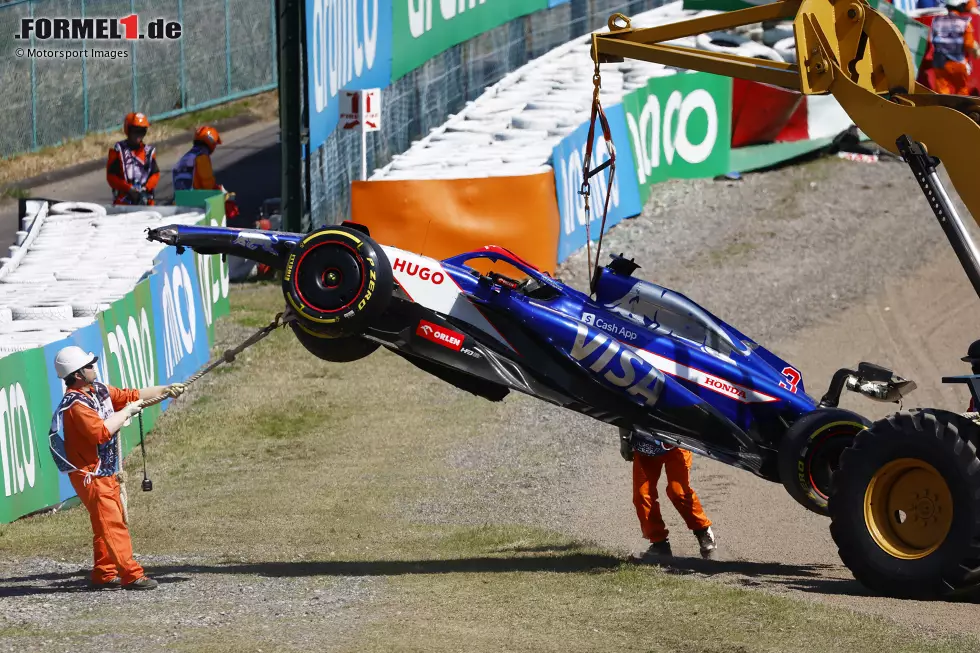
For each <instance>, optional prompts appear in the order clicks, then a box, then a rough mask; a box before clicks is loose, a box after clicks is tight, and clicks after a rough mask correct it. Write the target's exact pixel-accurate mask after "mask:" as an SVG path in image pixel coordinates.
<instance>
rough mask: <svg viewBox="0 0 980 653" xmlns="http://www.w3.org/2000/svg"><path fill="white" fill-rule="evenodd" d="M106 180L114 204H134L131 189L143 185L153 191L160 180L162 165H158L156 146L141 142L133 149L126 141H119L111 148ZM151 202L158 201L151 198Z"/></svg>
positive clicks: (145, 188)
mask: <svg viewBox="0 0 980 653" xmlns="http://www.w3.org/2000/svg"><path fill="white" fill-rule="evenodd" d="M106 181H107V182H108V183H109V186H110V187H111V188H112V194H113V197H114V199H113V201H112V203H113V204H132V201H130V199H129V196H128V195H127V193H129V189H131V188H133V187H134V186H141V187H142V188H143V189H144V190H146V191H149V192H151V193H152V192H153V191H154V190H156V187H157V183H158V182H159V181H160V167H159V166H158V165H157V156H156V148H154V147H153V146H152V145H146V144H145V143H140V146H139V147H138V148H136V149H133V148H131V147H130V146H129V143H128V142H126V141H119V142H118V143H116V144H115V145H114V146H113V148H112V149H111V150H109V160H108V161H107V162H106ZM148 203H149V204H151V205H152V204H155V203H156V202H155V201H154V200H153V199H152V198H151V199H150V200H149V201H148Z"/></svg>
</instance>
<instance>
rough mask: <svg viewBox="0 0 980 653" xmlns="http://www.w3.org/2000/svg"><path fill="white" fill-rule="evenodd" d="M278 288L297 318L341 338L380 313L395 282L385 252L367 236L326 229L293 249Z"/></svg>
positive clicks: (359, 328)
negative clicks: (280, 288) (280, 286)
mask: <svg viewBox="0 0 980 653" xmlns="http://www.w3.org/2000/svg"><path fill="white" fill-rule="evenodd" d="M282 287H283V294H284V295H285V297H286V301H287V302H288V303H289V305H290V306H292V308H293V309H294V310H295V311H296V313H297V315H298V316H299V318H300V319H301V320H303V321H305V322H306V323H308V324H310V325H311V326H312V327H313V328H315V330H316V331H317V332H318V333H320V334H324V335H327V336H330V337H335V338H340V337H345V336H352V335H357V334H358V333H360V332H362V331H363V330H364V329H365V328H366V327H367V326H368V324H369V323H370V322H371V320H373V319H374V318H376V317H378V316H379V315H381V314H382V313H383V312H384V311H385V309H386V308H387V307H388V304H389V303H390V302H391V295H392V290H393V288H394V280H393V277H392V272H391V264H390V263H389V262H388V258H387V257H386V256H385V253H384V250H383V249H381V246H380V245H378V243H377V242H375V241H374V240H373V239H372V238H371V237H370V236H367V235H366V234H364V233H362V232H360V231H356V230H354V229H350V228H348V227H328V228H325V229H321V230H319V231H316V232H314V233H312V234H310V235H309V236H307V237H306V238H305V239H303V241H302V242H301V243H300V244H299V245H297V246H296V247H295V248H293V251H292V252H290V254H289V258H288V259H287V261H286V269H285V271H284V272H283V282H282Z"/></svg>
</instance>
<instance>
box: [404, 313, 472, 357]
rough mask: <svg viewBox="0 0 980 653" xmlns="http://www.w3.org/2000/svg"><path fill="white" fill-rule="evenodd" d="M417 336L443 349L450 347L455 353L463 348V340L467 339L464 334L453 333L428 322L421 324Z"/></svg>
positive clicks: (424, 321) (416, 331) (416, 332)
mask: <svg viewBox="0 0 980 653" xmlns="http://www.w3.org/2000/svg"><path fill="white" fill-rule="evenodd" d="M415 334H416V335H419V336H422V337H423V338H425V339H426V340H431V341H432V342H435V343H437V344H440V345H442V346H443V347H448V348H449V349H452V350H453V351H459V350H460V349H462V348H463V338H465V336H464V335H463V334H462V333H459V332H457V331H453V330H452V329H445V328H443V327H441V326H439V325H438V324H433V323H432V322H428V321H426V320H422V321H420V322H419V326H418V328H417V329H416V330H415Z"/></svg>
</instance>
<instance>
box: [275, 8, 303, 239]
mask: <svg viewBox="0 0 980 653" xmlns="http://www.w3.org/2000/svg"><path fill="white" fill-rule="evenodd" d="M276 6H277V9H278V12H279V30H278V32H279V39H278V40H279V63H280V65H281V67H282V74H281V76H280V83H279V126H280V129H281V131H282V215H283V222H284V227H285V229H286V231H294V232H298V231H302V222H303V189H302V181H303V180H302V174H303V171H302V169H301V165H302V164H301V156H302V145H301V144H300V128H301V125H300V123H301V115H300V111H301V107H302V105H301V104H300V102H301V101H302V100H301V99H300V97H299V95H300V92H301V91H300V70H301V66H300V52H301V48H302V47H303V44H304V43H305V42H306V35H305V34H302V33H301V32H300V23H301V18H302V14H301V13H300V12H301V11H303V7H304V3H303V2H302V0H276Z"/></svg>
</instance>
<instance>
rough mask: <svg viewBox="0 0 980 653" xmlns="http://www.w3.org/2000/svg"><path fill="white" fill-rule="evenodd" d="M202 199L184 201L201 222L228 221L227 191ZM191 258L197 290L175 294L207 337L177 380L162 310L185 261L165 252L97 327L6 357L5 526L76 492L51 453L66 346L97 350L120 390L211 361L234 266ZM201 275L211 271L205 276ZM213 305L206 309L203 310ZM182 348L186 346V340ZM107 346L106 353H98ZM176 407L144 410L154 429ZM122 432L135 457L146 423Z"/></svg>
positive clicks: (0, 371) (1, 451) (1, 487)
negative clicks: (58, 363)
mask: <svg viewBox="0 0 980 653" xmlns="http://www.w3.org/2000/svg"><path fill="white" fill-rule="evenodd" d="M198 199H200V201H194V202H191V201H188V202H186V203H184V202H180V201H178V204H179V205H181V206H200V207H205V208H206V209H207V215H206V216H205V217H204V218H203V219H202V220H201V221H200V224H212V225H217V224H224V222H225V219H224V205H223V201H222V200H221V197H220V194H219V196H218V197H201V198H198ZM183 259H184V260H185V262H186V263H187V265H189V266H190V268H191V269H190V270H188V272H189V274H188V275H187V277H184V276H183V275H182V279H183V280H184V281H186V282H188V283H189V284H190V286H186V285H185V287H184V290H182V291H181V292H180V293H177V294H176V295H175V294H174V293H171V297H176V298H178V299H180V300H182V301H193V303H194V304H195V306H196V308H195V311H194V312H195V314H196V315H197V316H198V317H197V322H195V324H197V327H196V333H198V334H200V335H199V336H197V337H195V338H193V339H192V340H193V342H192V343H191V344H193V347H192V349H191V351H189V352H186V353H185V354H183V355H182V356H181V360H182V361H183V362H182V363H181V366H180V367H179V369H177V370H175V371H173V373H172V375H171V377H170V378H167V379H165V378H164V376H165V372H166V370H165V367H166V363H167V361H166V358H165V352H166V347H165V343H166V341H167V339H168V337H169V338H170V339H171V340H173V339H175V336H174V334H173V333H170V334H168V333H167V323H166V320H165V319H163V317H164V314H165V312H166V308H161V307H164V306H165V304H166V299H167V298H166V297H165V293H164V292H163V290H164V288H165V286H166V284H164V283H163V281H162V279H163V278H164V276H165V275H166V274H167V270H168V265H167V264H168V263H169V264H170V271H171V272H172V270H173V265H174V263H175V261H177V260H178V256H177V254H176V252H175V250H174V249H166V250H164V251H163V252H162V253H161V254H160V255H158V258H157V265H156V268H155V270H154V273H153V275H151V276H150V278H148V279H145V280H143V281H141V282H140V283H139V284H138V285H137V286H136V287H135V288H134V289H133V290H132V291H130V292H129V293H127V294H126V296H125V297H122V298H120V299H118V300H116V301H115V302H113V303H112V304H111V305H110V306H109V308H108V309H106V310H105V311H103V312H102V313H100V314H99V316H98V318H97V320H96V323H95V324H93V325H90V326H87V327H83V328H82V329H79V330H78V331H76V332H75V333H74V334H73V335H72V336H71V338H70V339H68V340H63V341H58V342H52V343H50V344H48V345H45V346H44V347H38V348H35V349H30V350H27V351H22V352H17V353H14V354H10V355H7V356H2V357H0V477H2V480H0V523H9V522H11V521H14V520H15V519H18V518H19V517H22V516H24V515H27V514H31V513H34V512H37V511H39V510H43V509H45V508H48V507H51V506H55V505H57V504H59V503H60V502H62V501H64V500H65V499H67V498H69V497H70V496H73V494H74V491H73V490H72V489H71V487H70V485H68V483H67V480H66V475H65V474H62V473H60V472H59V471H58V468H57V466H56V465H55V463H54V460H53V459H52V456H51V454H50V452H49V449H48V430H49V428H50V425H51V418H52V412H53V409H54V406H53V405H52V401H55V402H56V401H58V400H59V399H60V397H61V396H62V395H63V393H64V385H63V384H62V383H61V380H60V379H58V378H57V377H55V375H54V372H53V368H52V361H53V359H54V356H55V353H56V351H57V350H58V349H59V348H61V347H63V346H65V345H66V344H76V345H79V346H82V347H83V348H84V349H86V350H88V351H94V352H96V355H100V357H101V359H102V362H101V363H100V366H101V365H104V368H103V370H104V376H103V377H102V378H103V380H104V381H106V382H108V383H109V384H110V385H112V386H116V387H129V388H141V387H147V386H154V385H163V384H165V383H167V382H173V381H180V380H184V379H186V378H187V377H188V376H190V375H191V374H192V373H193V372H195V371H196V370H198V369H200V367H201V366H202V365H203V363H204V362H206V360H207V356H208V353H209V351H210V346H211V345H212V344H213V343H214V321H215V320H216V319H217V318H218V317H221V316H223V315H227V314H228V312H229V310H230V309H229V303H228V290H229V285H228V268H227V266H226V265H225V264H224V263H223V262H221V261H220V257H219V256H197V255H194V258H190V255H189V254H185V255H184V257H183ZM195 266H196V268H197V269H196V270H194V267H195ZM201 271H205V274H199V273H200V272H201ZM188 279H189V281H188ZM205 286H207V288H205ZM185 297H186V299H185ZM205 303H206V308H207V311H206V312H205V310H203V307H202V305H205ZM161 311H163V312H161ZM190 320H191V312H190V311H187V312H186V313H182V319H181V322H180V325H182V326H184V327H185V329H191V322H190ZM178 335H180V334H178ZM100 341H101V342H100ZM97 343H98V344H97ZM180 343H181V345H182V346H183V340H181V341H180ZM100 345H101V352H99V351H97V350H98V348H99V346H100ZM168 404H169V402H165V403H164V404H161V405H157V406H152V407H150V408H148V409H146V410H145V411H143V427H144V430H145V431H146V432H148V431H149V430H150V429H151V428H152V427H153V426H154V424H155V423H156V421H157V418H158V417H159V416H160V414H161V413H162V411H163V410H164V409H165V408H166V406H167V405H168ZM122 433H123V448H124V452H126V453H128V452H129V451H131V450H132V449H133V448H134V447H136V446H138V443H139V422H138V420H136V419H134V420H132V423H131V424H130V425H129V426H127V427H125V428H124V429H123V431H122Z"/></svg>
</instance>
